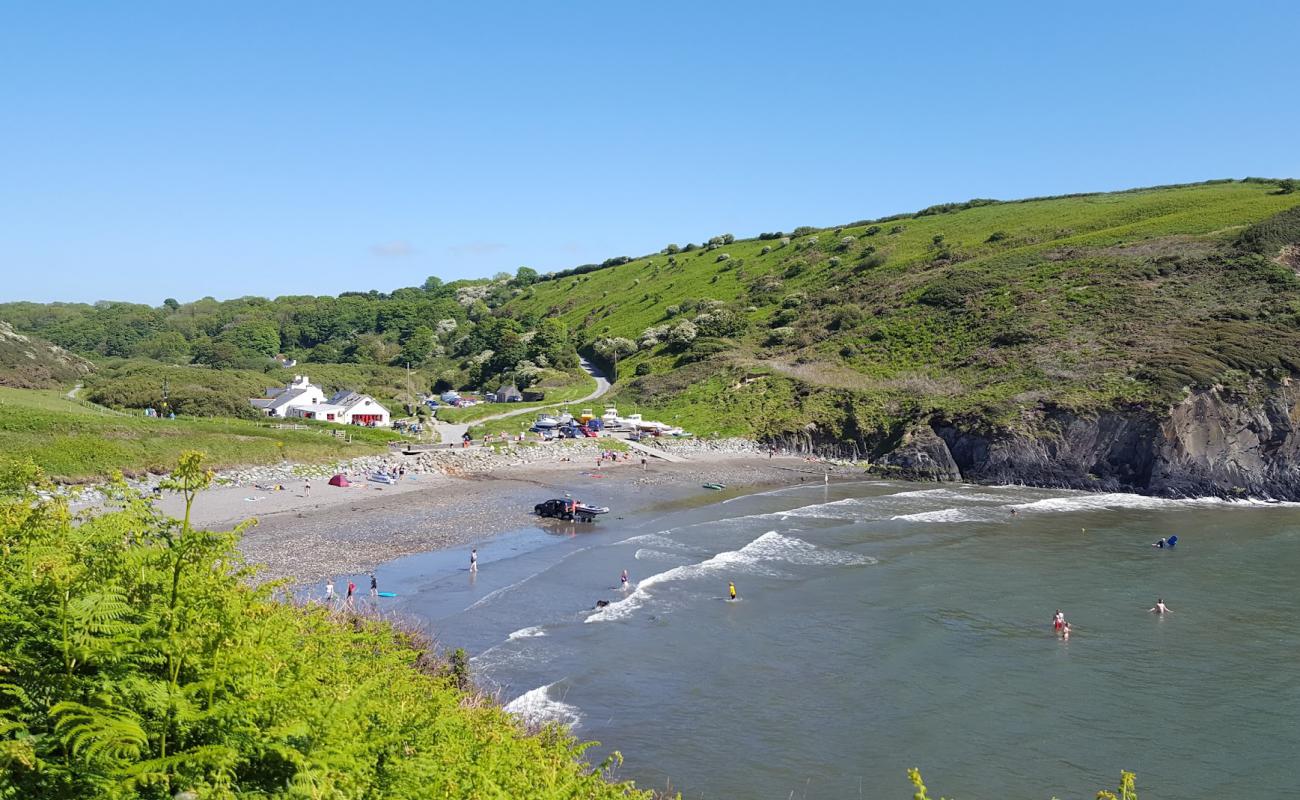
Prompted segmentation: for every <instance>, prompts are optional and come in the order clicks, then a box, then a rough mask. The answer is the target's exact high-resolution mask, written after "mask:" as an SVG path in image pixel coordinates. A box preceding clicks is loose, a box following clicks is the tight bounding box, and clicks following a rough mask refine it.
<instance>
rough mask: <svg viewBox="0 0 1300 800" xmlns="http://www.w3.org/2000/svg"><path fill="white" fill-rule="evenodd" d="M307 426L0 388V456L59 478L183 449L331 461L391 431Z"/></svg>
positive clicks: (213, 456) (158, 460) (151, 460)
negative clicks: (142, 409) (138, 410)
mask: <svg viewBox="0 0 1300 800" xmlns="http://www.w3.org/2000/svg"><path fill="white" fill-rule="evenodd" d="M332 427H336V426H323V425H322V426H316V427H315V428H313V429H311V430H297V431H295V430H279V429H276V428H270V427H259V426H258V424H257V423H256V422H248V421H243V420H233V419H192V418H184V417H182V418H179V419H175V420H166V419H151V418H146V417H143V416H130V415H123V414H116V413H112V412H109V411H106V410H103V409H97V408H96V407H94V406H91V405H89V404H87V403H79V402H75V401H71V400H68V399H67V398H65V397H64V396H63V393H62V392H61V391H57V390H55V391H39V390H22V389H6V388H0V454H2V455H0V461H4V462H15V461H16V462H24V461H27V460H29V459H30V460H31V461H33V462H34V463H35V464H36V465H37V466H39V467H41V469H42V470H44V471H45V473H46V474H48V475H50V476H52V477H54V478H57V479H59V480H63V481H73V482H76V481H85V480H95V479H101V478H104V477H107V476H109V475H111V474H112V472H113V471H114V470H118V469H120V470H122V471H124V472H126V473H127V474H137V473H144V472H161V471H163V470H164V469H166V468H167V467H169V466H170V465H173V464H175V463H176V459H177V458H178V457H179V455H180V453H181V452H183V451H185V450H198V451H200V452H202V453H204V454H205V455H206V457H207V459H208V463H209V464H210V465H211V466H214V467H218V468H219V467H227V466H234V465H240V464H273V463H278V462H280V461H282V460H290V461H329V460H334V459H339V458H352V457H356V456H363V455H368V454H371V453H379V452H383V451H384V450H385V449H386V443H387V442H388V441H390V440H392V439H394V438H396V437H394V436H393V435H392V434H391V433H388V432H385V431H382V430H374V429H367V428H348V429H347V430H346V432H347V433H349V434H351V436H352V440H353V441H352V443H351V444H348V443H346V442H345V441H344V440H342V439H338V438H335V437H334V436H330V435H325V434H323V433H322V432H321V430H327V429H329V428H332Z"/></svg>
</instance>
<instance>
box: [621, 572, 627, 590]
mask: <svg viewBox="0 0 1300 800" xmlns="http://www.w3.org/2000/svg"><path fill="white" fill-rule="evenodd" d="M621 580H622V581H623V591H625V592H626V591H627V570H623V576H622V578H621Z"/></svg>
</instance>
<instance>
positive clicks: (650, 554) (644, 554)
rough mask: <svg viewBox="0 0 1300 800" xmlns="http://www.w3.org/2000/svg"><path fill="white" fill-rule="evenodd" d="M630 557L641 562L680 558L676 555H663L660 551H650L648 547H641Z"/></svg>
mask: <svg viewBox="0 0 1300 800" xmlns="http://www.w3.org/2000/svg"><path fill="white" fill-rule="evenodd" d="M632 557H633V558H635V559H636V560H637V561H643V560H646V559H656V560H660V561H662V560H665V559H667V560H672V559H678V560H680V559H681V557H682V556H681V555H680V554H678V553H665V552H664V551H662V550H652V549H651V548H649V547H642V548H641V549H640V550H637V551H636V552H635V553H633V554H632Z"/></svg>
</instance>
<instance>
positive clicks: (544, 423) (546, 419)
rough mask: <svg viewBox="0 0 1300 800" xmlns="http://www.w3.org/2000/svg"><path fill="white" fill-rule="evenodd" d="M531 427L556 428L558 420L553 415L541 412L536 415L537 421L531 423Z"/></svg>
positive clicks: (558, 424)
mask: <svg viewBox="0 0 1300 800" xmlns="http://www.w3.org/2000/svg"><path fill="white" fill-rule="evenodd" d="M533 427H534V428H558V427H560V421H559V420H558V419H556V418H555V417H552V416H550V415H549V414H541V415H539V416H538V417H537V421H536V422H534V423H533Z"/></svg>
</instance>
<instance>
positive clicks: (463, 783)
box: [0, 455, 648, 800]
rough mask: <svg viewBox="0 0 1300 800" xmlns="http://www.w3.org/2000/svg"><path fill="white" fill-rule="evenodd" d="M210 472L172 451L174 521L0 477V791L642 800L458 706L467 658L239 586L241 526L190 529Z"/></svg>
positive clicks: (497, 717)
mask: <svg viewBox="0 0 1300 800" xmlns="http://www.w3.org/2000/svg"><path fill="white" fill-rule="evenodd" d="M210 479H211V475H210V473H207V472H205V471H204V469H203V467H202V465H201V464H200V462H199V460H198V459H197V458H196V457H194V456H193V455H189V456H184V457H182V459H181V467H180V469H179V470H178V471H177V472H176V474H175V475H173V476H172V478H171V479H170V481H169V483H168V484H167V486H168V487H169V489H171V490H175V491H180V492H182V493H184V494H185V496H186V499H187V505H186V518H185V520H174V519H165V518H162V517H160V516H158V515H157V514H156V512H154V510H153V509H152V507H151V506H150V505H149V504H148V503H147V502H145V501H141V500H139V499H132V498H130V497H129V496H128V494H127V493H126V491H125V487H124V486H118V487H116V490H117V491H118V493H119V497H118V502H119V503H120V505H121V510H118V511H113V512H110V513H106V514H101V515H98V516H94V517H90V518H87V519H84V520H74V519H73V518H72V517H71V516H70V515H69V513H68V511H67V508H66V506H65V505H63V504H62V503H61V502H59V501H57V500H40V499H38V497H37V496H36V494H34V493H33V491H32V488H30V487H32V486H33V485H34V486H35V487H37V488H39V487H40V479H39V475H38V474H36V473H35V472H33V471H30V470H27V471H18V472H13V471H10V472H5V473H3V474H0V797H4V798H45V799H46V800H56V799H60V798H61V799H66V800H73V799H74V798H97V799H102V800H115V799H119V800H125V799H126V798H153V799H156V800H164V798H214V799H216V798H236V797H248V798H266V799H269V798H326V797H329V798H344V797H356V798H361V797H374V798H421V799H423V798H525V797H526V798H537V800H544V799H545V798H554V799H555V800H560V798H564V799H565V800H578V799H579V798H587V799H589V800H601V799H602V798H611V799H612V798H648V793H646V792H638V791H636V790H635V789H634V788H633V787H631V786H630V785H627V784H615V783H611V782H609V781H607V780H606V779H605V776H604V773H603V771H601V770H598V769H594V768H592V767H589V766H587V765H585V764H584V763H582V760H581V757H582V753H583V751H584V749H585V746H584V745H581V744H579V743H578V742H577V741H576V740H575V739H574V738H573V737H572V736H570V735H569V734H568V733H567V732H565V731H563V730H561V729H559V728H558V727H547V728H545V729H542V730H540V731H537V732H534V733H529V732H528V731H525V730H524V729H523V728H522V726H521V725H520V724H519V723H518V722H516V721H515V720H513V719H512V718H511V717H509V716H508V715H506V714H505V713H503V712H502V711H501V710H500V709H499V708H498V707H497V706H496V705H495V704H493V703H491V702H490V701H488V700H487V699H486V698H484V697H482V696H479V695H476V694H474V693H473V691H472V687H471V686H470V684H469V681H468V677H469V676H468V671H467V666H466V660H465V657H464V653H463V651H462V652H459V653H456V654H454V655H453V657H452V658H451V659H449V660H446V661H444V660H443V659H442V658H441V657H440V656H439V655H438V654H437V653H435V652H434V650H433V647H432V644H431V643H430V642H429V641H428V640H427V639H425V638H424V637H422V636H419V635H412V634H410V633H408V632H404V631H402V630H398V629H395V628H393V627H391V626H389V625H387V624H382V623H379V622H374V621H370V620H366V619H364V618H360V617H355V616H353V615H351V614H344V613H341V612H340V613H330V612H329V611H327V610H326V609H324V608H322V607H320V606H315V607H309V608H299V607H295V606H290V605H286V604H284V603H280V602H274V601H273V600H272V599H271V592H272V587H271V586H267V585H263V586H261V587H254V586H252V585H251V581H249V580H247V578H248V577H249V576H250V573H249V571H248V570H246V568H245V567H244V565H243V563H242V562H241V560H240V557H239V555H238V552H237V550H236V547H235V546H236V542H237V540H238V535H239V532H238V531H236V532H232V533H214V532H209V531H198V530H194V529H193V528H191V527H190V526H189V524H188V518H189V505H190V502H192V501H193V498H194V495H195V493H196V492H197V491H198V490H199V489H201V488H203V487H204V486H206V485H207V483H208V482H209V480H210ZM199 502H202V501H201V500H200V501H199ZM616 762H617V755H616V756H615V759H614V760H613V761H611V764H613V763H616Z"/></svg>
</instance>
